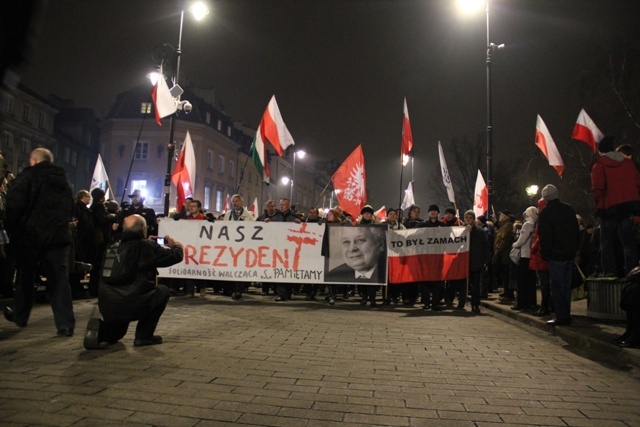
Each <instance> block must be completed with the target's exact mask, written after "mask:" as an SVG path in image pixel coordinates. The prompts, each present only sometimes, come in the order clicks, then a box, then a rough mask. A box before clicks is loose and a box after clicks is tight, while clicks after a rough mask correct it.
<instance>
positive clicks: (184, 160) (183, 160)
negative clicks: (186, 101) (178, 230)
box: [171, 131, 196, 212]
mask: <svg viewBox="0 0 640 427" xmlns="http://www.w3.org/2000/svg"><path fill="white" fill-rule="evenodd" d="M171 182H172V183H173V185H175V186H176V189H177V195H178V200H177V202H176V211H177V212H180V210H181V209H182V206H183V205H184V199H186V198H187V197H193V191H194V189H195V183H196V154H195V151H194V150H193V143H192V142H191V135H189V131H187V136H186V137H185V138H184V144H183V145H182V150H180V155H179V156H178V161H177V162H176V167H175V168H174V169H173V173H172V174H171Z"/></svg>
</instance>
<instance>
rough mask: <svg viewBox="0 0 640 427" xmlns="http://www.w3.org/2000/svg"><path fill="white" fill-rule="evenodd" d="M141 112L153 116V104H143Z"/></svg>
mask: <svg viewBox="0 0 640 427" xmlns="http://www.w3.org/2000/svg"><path fill="white" fill-rule="evenodd" d="M140 112H141V113H142V114H151V103H150V102H143V103H141V104H140Z"/></svg>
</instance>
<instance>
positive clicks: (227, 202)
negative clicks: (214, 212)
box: [222, 194, 231, 212]
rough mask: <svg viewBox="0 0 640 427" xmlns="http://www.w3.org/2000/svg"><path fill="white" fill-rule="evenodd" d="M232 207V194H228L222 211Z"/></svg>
mask: <svg viewBox="0 0 640 427" xmlns="http://www.w3.org/2000/svg"><path fill="white" fill-rule="evenodd" d="M229 209H231V195H229V194H227V198H226V199H224V206H223V207H222V212H226V211H228V210H229Z"/></svg>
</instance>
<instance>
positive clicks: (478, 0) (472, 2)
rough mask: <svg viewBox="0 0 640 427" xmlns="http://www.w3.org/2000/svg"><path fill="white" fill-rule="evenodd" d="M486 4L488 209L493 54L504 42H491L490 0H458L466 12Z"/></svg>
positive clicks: (491, 161)
mask: <svg viewBox="0 0 640 427" xmlns="http://www.w3.org/2000/svg"><path fill="white" fill-rule="evenodd" d="M483 2H484V3H485V4H486V12H487V193H488V197H487V199H488V203H487V205H488V209H489V210H491V199H492V198H493V180H492V172H493V144H492V143H493V127H492V123H491V54H492V53H493V51H494V50H497V49H504V44H499V45H496V44H494V43H491V38H490V36H489V35H490V33H489V28H490V26H489V0H457V3H458V8H459V9H460V10H462V11H464V12H465V13H472V12H473V11H475V10H477V9H478V8H479V7H480V6H481V5H482V3H483Z"/></svg>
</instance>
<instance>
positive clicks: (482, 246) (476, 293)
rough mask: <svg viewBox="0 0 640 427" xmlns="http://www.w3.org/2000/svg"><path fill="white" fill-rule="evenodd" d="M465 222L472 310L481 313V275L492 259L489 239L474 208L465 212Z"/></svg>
mask: <svg viewBox="0 0 640 427" xmlns="http://www.w3.org/2000/svg"><path fill="white" fill-rule="evenodd" d="M464 223H465V224H466V225H467V230H469V288H470V291H471V311H472V312H474V313H480V277H481V274H482V271H483V270H486V268H487V265H488V264H489V262H490V261H491V251H490V249H489V241H488V240H487V235H486V234H485V232H484V230H483V229H482V228H480V227H478V226H477V225H476V214H475V213H474V211H472V210H468V211H466V212H465V213H464Z"/></svg>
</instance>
